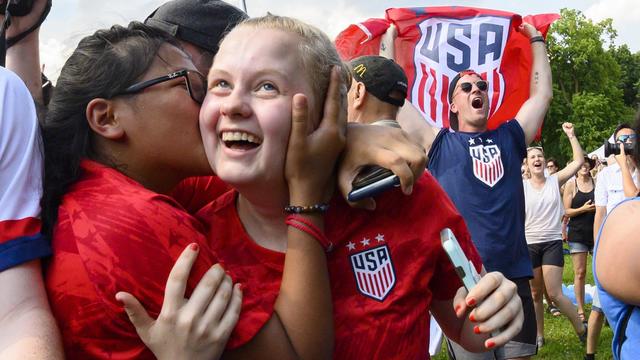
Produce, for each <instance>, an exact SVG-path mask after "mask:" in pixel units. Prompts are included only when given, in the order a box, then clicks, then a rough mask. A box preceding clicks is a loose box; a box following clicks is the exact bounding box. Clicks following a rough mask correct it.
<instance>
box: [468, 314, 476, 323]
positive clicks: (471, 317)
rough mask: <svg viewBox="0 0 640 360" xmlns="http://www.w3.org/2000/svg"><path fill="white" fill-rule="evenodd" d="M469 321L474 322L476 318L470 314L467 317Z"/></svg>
mask: <svg viewBox="0 0 640 360" xmlns="http://www.w3.org/2000/svg"><path fill="white" fill-rule="evenodd" d="M469 320H470V321H471V322H476V317H475V316H473V314H471V315H469Z"/></svg>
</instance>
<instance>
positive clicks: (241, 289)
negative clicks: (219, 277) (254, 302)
mask: <svg viewBox="0 0 640 360" xmlns="http://www.w3.org/2000/svg"><path fill="white" fill-rule="evenodd" d="M238 289H240V291H243V290H244V284H243V283H238Z"/></svg>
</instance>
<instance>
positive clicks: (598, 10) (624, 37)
mask: <svg viewBox="0 0 640 360" xmlns="http://www.w3.org/2000/svg"><path fill="white" fill-rule="evenodd" d="M584 14H585V15H586V16H587V17H589V18H590V19H593V20H595V21H600V20H603V19H606V18H611V19H613V27H614V28H615V29H616V31H617V32H618V38H617V41H616V43H617V44H627V45H628V46H629V48H630V49H631V51H639V50H640V37H639V36H638V28H637V26H638V24H639V23H640V6H638V4H637V0H599V1H597V2H595V3H594V4H592V5H591V6H589V7H588V8H587V9H586V10H585V11H584Z"/></svg>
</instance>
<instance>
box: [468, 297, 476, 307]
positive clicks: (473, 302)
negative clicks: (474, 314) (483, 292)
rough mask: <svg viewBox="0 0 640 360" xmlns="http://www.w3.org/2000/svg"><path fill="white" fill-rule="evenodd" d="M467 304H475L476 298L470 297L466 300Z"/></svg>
mask: <svg viewBox="0 0 640 360" xmlns="http://www.w3.org/2000/svg"><path fill="white" fill-rule="evenodd" d="M467 305H469V306H475V305H476V299H474V298H471V299H469V300H467Z"/></svg>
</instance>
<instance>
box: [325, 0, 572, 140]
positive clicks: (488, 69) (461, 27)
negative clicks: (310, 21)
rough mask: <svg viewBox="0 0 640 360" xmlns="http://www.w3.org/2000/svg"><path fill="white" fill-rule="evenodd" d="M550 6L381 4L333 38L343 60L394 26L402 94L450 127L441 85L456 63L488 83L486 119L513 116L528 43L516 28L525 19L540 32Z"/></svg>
mask: <svg viewBox="0 0 640 360" xmlns="http://www.w3.org/2000/svg"><path fill="white" fill-rule="evenodd" d="M559 17H560V16H559V15H557V14H541V15H533V16H526V17H525V18H524V19H523V18H522V17H521V16H520V15H517V14H514V13H510V12H505V11H498V10H487V9H479V8H469V7H459V6H442V7H420V8H391V9H387V11H386V16H385V18H384V19H369V20H367V21H364V22H362V23H358V24H355V25H350V26H349V27H348V28H347V29H345V30H344V31H342V32H341V33H340V34H339V35H338V37H337V38H336V40H335V43H336V47H337V48H338V52H339V53H340V55H341V56H342V57H343V59H344V60H351V59H353V58H355V57H358V56H362V55H372V54H378V52H379V47H380V41H381V36H382V35H383V34H384V33H385V31H386V29H387V28H388V27H389V26H390V25H391V24H393V25H395V26H396V28H397V30H398V37H397V39H396V41H395V44H394V45H395V54H396V59H395V60H396V62H397V63H398V64H399V65H400V66H402V68H403V69H404V70H405V72H406V74H407V78H408V79H409V93H408V95H407V98H408V100H409V101H410V102H411V103H412V104H413V105H414V106H415V107H416V108H418V109H419V110H420V112H421V113H422V115H423V116H424V117H425V118H426V119H427V120H428V121H429V122H431V124H432V125H434V126H437V127H449V103H448V99H447V96H448V90H449V83H450V82H451V79H452V78H453V77H454V76H455V75H456V74H457V73H458V72H460V71H462V70H467V69H472V70H474V71H475V72H477V73H478V74H480V75H481V76H482V77H483V78H484V79H485V80H487V82H488V83H489V92H488V95H489V104H490V109H489V123H488V128H489V129H494V128H496V127H497V126H498V125H500V124H501V123H503V122H505V121H507V120H510V119H513V118H514V117H515V115H516V113H517V112H518V110H519V109H520V107H521V106H522V104H523V103H524V102H525V101H526V99H527V98H528V97H529V83H530V81H529V79H530V71H531V50H530V49H531V46H530V44H529V39H528V38H527V36H526V35H524V34H521V33H519V32H518V31H517V29H518V27H519V26H520V24H521V23H522V22H523V21H525V22H528V23H530V24H532V25H533V26H535V27H536V28H537V29H538V30H540V31H541V32H542V33H543V35H544V36H546V33H547V31H548V29H549V26H550V25H551V23H553V21H555V20H556V19H558V18H559Z"/></svg>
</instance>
